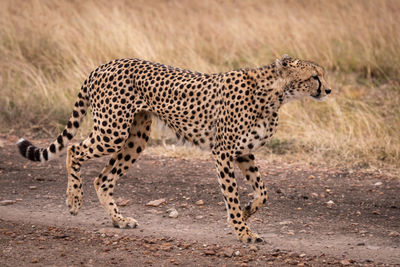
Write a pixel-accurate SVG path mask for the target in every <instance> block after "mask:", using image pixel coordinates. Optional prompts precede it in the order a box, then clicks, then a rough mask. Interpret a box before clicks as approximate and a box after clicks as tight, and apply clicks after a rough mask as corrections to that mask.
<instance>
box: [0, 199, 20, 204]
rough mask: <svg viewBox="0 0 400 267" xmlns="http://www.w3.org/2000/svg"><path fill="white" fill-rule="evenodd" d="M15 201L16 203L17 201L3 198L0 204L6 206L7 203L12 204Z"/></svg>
mask: <svg viewBox="0 0 400 267" xmlns="http://www.w3.org/2000/svg"><path fill="white" fill-rule="evenodd" d="M15 203H17V201H15V200H7V199H5V200H2V201H0V206H8V205H12V204H15Z"/></svg>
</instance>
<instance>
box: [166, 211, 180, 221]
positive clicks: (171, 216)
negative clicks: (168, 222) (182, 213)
mask: <svg viewBox="0 0 400 267" xmlns="http://www.w3.org/2000/svg"><path fill="white" fill-rule="evenodd" d="M178 215H179V214H178V211H177V210H176V209H172V210H171V211H170V213H169V215H168V217H170V218H174V219H175V218H178Z"/></svg>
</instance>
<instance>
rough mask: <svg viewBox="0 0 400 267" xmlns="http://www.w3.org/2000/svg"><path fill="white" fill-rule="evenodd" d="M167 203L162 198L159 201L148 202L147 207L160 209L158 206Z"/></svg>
mask: <svg viewBox="0 0 400 267" xmlns="http://www.w3.org/2000/svg"><path fill="white" fill-rule="evenodd" d="M166 202H167V201H166V200H165V198H160V199H157V200H153V201H150V202H148V203H147V204H146V206H149V207H158V206H160V205H161V204H165V203H166Z"/></svg>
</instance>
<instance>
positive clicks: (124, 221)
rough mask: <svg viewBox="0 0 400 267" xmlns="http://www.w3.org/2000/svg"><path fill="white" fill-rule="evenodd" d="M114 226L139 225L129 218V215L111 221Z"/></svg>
mask: <svg viewBox="0 0 400 267" xmlns="http://www.w3.org/2000/svg"><path fill="white" fill-rule="evenodd" d="M113 225H114V227H116V228H121V229H122V228H136V227H137V226H139V223H138V222H137V221H136V220H135V219H133V218H131V217H126V218H121V219H120V220H118V221H114V222H113Z"/></svg>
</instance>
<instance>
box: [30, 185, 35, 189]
mask: <svg viewBox="0 0 400 267" xmlns="http://www.w3.org/2000/svg"><path fill="white" fill-rule="evenodd" d="M36 188H37V186H35V185H31V186H29V189H30V190H35V189H36Z"/></svg>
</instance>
